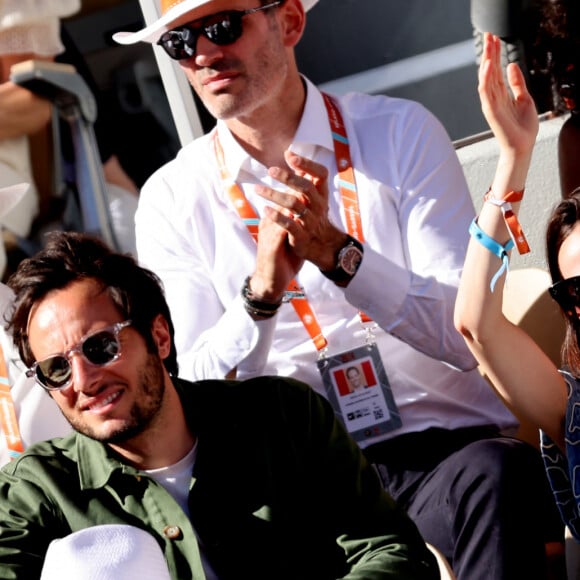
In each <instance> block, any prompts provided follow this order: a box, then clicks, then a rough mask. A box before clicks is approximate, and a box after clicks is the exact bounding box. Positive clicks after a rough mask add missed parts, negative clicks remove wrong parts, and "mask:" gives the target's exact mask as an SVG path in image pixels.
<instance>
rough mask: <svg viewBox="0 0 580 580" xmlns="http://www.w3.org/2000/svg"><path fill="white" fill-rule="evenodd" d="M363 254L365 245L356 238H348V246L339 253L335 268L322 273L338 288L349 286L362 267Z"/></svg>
mask: <svg viewBox="0 0 580 580" xmlns="http://www.w3.org/2000/svg"><path fill="white" fill-rule="evenodd" d="M363 253H364V248H363V245H362V244H361V243H360V242H359V241H358V240H357V239H356V238H353V237H352V236H348V240H347V242H346V244H345V245H344V246H343V247H342V248H341V249H340V250H339V251H338V256H337V260H336V266H335V268H334V269H333V270H320V271H321V272H322V274H323V275H324V276H326V277H327V278H328V279H329V280H332V281H333V282H334V283H335V284H336V285H337V286H343V287H344V286H347V285H348V283H349V282H350V281H351V280H352V279H353V277H354V275H355V274H356V273H357V271H358V269H359V267H360V265H361V262H362V259H363Z"/></svg>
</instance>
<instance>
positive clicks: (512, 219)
mask: <svg viewBox="0 0 580 580" xmlns="http://www.w3.org/2000/svg"><path fill="white" fill-rule="evenodd" d="M523 197H524V190H523V189H522V190H521V191H509V192H508V193H507V194H506V195H505V196H504V197H503V198H502V199H497V198H495V197H493V195H492V192H491V187H490V188H489V189H488V190H487V193H486V194H485V195H484V196H483V200H484V201H485V202H487V203H491V204H492V205H495V206H497V207H499V208H500V209H501V212H502V214H503V219H504V221H505V225H506V226H507V229H508V232H509V234H510V237H511V239H512V240H513V241H514V243H515V245H516V247H517V249H518V252H519V253H520V254H527V253H528V252H529V251H530V246H529V245H528V241H527V240H526V236H525V235H524V231H523V229H522V226H521V224H520V222H519V221H518V218H517V216H516V214H515V213H514V211H513V209H512V202H513V203H515V202H518V201H522V199H523Z"/></svg>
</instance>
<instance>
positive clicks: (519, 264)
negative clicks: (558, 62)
mask: <svg viewBox="0 0 580 580" xmlns="http://www.w3.org/2000/svg"><path fill="white" fill-rule="evenodd" d="M565 120H566V117H565V116H560V117H555V118H552V119H548V120H545V121H542V122H541V123H540V131H539V133H538V138H537V141H536V146H535V149H534V155H533V158H532V165H531V168H530V173H529V175H528V181H527V184H526V192H525V195H524V200H523V202H522V205H521V209H520V216H519V219H520V223H521V224H522V227H523V229H524V233H525V234H526V238H527V239H528V243H529V244H530V248H531V251H530V252H529V253H528V254H525V255H523V256H520V255H519V254H518V253H517V250H513V251H512V257H511V265H510V267H511V268H514V269H515V268H523V267H532V266H534V267H538V268H544V269H546V268H547V262H546V250H545V232H546V224H547V221H548V218H549V216H550V214H551V212H552V209H553V208H554V206H555V205H556V204H557V203H558V202H559V201H560V200H561V195H560V177H559V172H558V134H559V132H560V127H561V126H562V124H563V123H564V121H565ZM497 154H498V148H497V143H496V140H495V138H493V137H492V138H487V139H484V140H482V141H479V142H476V143H473V144H471V145H467V146H464V147H461V148H459V149H457V155H458V157H459V160H460V162H461V164H462V166H463V171H464V173H465V177H466V179H467V183H468V185H469V190H470V191H471V197H472V199H473V203H474V205H475V210H476V211H477V212H479V210H480V209H481V205H482V203H483V195H484V194H485V192H486V191H487V190H488V188H489V186H490V184H491V181H492V179H493V175H494V172H495V166H496V162H497Z"/></svg>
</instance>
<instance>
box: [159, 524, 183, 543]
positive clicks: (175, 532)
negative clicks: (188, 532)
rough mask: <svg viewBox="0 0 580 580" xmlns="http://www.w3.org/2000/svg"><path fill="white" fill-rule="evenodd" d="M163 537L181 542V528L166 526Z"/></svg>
mask: <svg viewBox="0 0 580 580" xmlns="http://www.w3.org/2000/svg"><path fill="white" fill-rule="evenodd" d="M163 535H164V536H165V537H166V538H168V539H169V540H179V538H181V528H180V527H179V526H165V527H164V528H163Z"/></svg>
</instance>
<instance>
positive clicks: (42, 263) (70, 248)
mask: <svg viewBox="0 0 580 580" xmlns="http://www.w3.org/2000/svg"><path fill="white" fill-rule="evenodd" d="M88 279H90V280H95V281H96V282H97V283H99V284H100V285H101V286H102V288H103V290H104V291H105V292H107V293H108V294H109V296H110V298H111V300H112V301H113V303H114V304H115V306H116V307H117V308H118V309H119V312H120V313H121V314H122V315H123V317H124V318H125V319H131V321H132V326H133V328H135V330H137V332H139V334H140V335H141V336H142V337H143V338H144V340H145V342H146V344H147V348H148V349H149V351H150V352H156V347H155V341H154V340H153V335H152V332H151V329H152V323H153V320H154V319H155V318H156V317H157V315H159V314H160V315H161V316H163V317H164V318H165V319H166V321H167V324H168V327H169V332H170V336H171V350H170V353H169V356H168V357H167V358H166V359H165V360H164V361H163V362H164V365H165V368H166V369H167V371H168V372H169V373H170V374H171V375H174V376H177V372H178V366H177V352H176V349H175V341H174V328H173V323H172V321H171V314H170V312H169V307H168V305H167V302H166V300H165V295H164V292H163V287H162V284H161V281H160V280H159V278H158V277H157V276H156V275H155V274H154V273H153V272H151V271H149V270H147V269H145V268H142V267H140V266H139V265H138V264H137V262H136V260H135V259H134V258H133V257H131V256H130V255H128V254H120V253H117V252H114V251H113V250H111V249H110V248H109V247H108V246H107V245H106V244H105V243H104V242H102V241H101V240H100V239H98V238H96V237H94V236H91V235H88V234H84V233H78V232H60V231H59V232H52V233H51V234H49V235H48V237H47V241H46V244H45V246H44V248H43V249H42V250H41V251H40V252H38V253H37V254H36V255H35V256H33V257H31V258H27V259H25V260H23V261H22V262H21V263H20V264H19V266H18V269H17V270H16V272H14V274H12V276H11V277H10V278H9V280H8V286H10V287H11V288H12V290H13V291H14V293H15V300H14V307H13V310H12V312H11V314H10V315H9V317H8V318H7V320H6V322H7V329H8V330H11V331H12V336H13V339H14V343H15V345H16V347H17V348H18V351H19V353H20V357H21V358H22V360H23V361H24V363H25V364H26V365H28V366H30V365H31V364H32V363H33V362H34V356H33V355H32V351H31V349H30V344H29V342H28V334H27V328H28V318H29V315H30V311H31V309H32V308H33V307H34V305H35V304H37V303H38V302H39V301H41V300H42V299H43V298H44V297H45V296H46V295H47V294H48V293H49V292H51V291H52V290H60V289H63V288H66V287H67V286H68V285H69V284H71V283H73V282H76V281H79V280H88Z"/></svg>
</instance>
